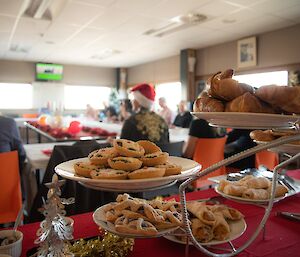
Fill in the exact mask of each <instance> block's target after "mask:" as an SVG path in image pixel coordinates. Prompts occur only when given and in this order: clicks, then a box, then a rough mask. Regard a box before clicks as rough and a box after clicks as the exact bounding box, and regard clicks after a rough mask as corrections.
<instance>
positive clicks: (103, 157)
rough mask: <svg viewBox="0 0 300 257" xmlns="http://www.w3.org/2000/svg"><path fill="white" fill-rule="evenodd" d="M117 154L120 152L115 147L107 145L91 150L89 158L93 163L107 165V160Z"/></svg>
mask: <svg viewBox="0 0 300 257" xmlns="http://www.w3.org/2000/svg"><path fill="white" fill-rule="evenodd" d="M117 155H118V153H117V151H116V150H115V149H114V148H113V147H106V148H101V149H98V150H95V151H93V152H91V153H90V154H89V155H88V158H89V160H90V162H91V163H92V164H102V165H107V160H108V159H109V158H114V157H116V156H117Z"/></svg>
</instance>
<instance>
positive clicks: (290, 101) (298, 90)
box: [255, 85, 300, 114]
mask: <svg viewBox="0 0 300 257" xmlns="http://www.w3.org/2000/svg"><path fill="white" fill-rule="evenodd" d="M255 95H256V96H257V97H258V98H260V99H261V100H263V101H265V102H267V103H269V104H271V105H273V106H275V107H277V108H280V109H282V110H283V111H285V112H287V113H296V114H300V87H299V86H295V87H292V86H277V85H267V86H262V87H260V88H259V89H257V90H256V92H255Z"/></svg>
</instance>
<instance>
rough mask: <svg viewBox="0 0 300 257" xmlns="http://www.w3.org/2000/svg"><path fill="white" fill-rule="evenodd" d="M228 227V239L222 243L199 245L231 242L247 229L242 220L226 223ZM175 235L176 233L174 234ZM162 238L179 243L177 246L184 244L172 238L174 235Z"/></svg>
mask: <svg viewBox="0 0 300 257" xmlns="http://www.w3.org/2000/svg"><path fill="white" fill-rule="evenodd" d="M228 224H229V226H230V230H231V231H230V235H229V238H228V239H226V240H223V241H219V240H215V239H213V240H211V241H210V242H207V243H201V245H204V246H205V245H218V244H224V243H226V242H229V241H232V240H234V239H236V238H238V237H240V236H241V235H242V234H243V233H244V232H245V230H246V228H247V224H246V222H245V220H244V219H240V220H235V221H229V222H228ZM175 233H176V232H175ZM164 238H166V239H168V240H170V241H173V242H175V243H179V244H185V241H182V240H180V239H179V238H178V237H176V236H174V235H172V234H171V235H166V236H164ZM189 244H190V245H192V244H193V243H192V242H189Z"/></svg>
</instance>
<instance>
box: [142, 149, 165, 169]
mask: <svg viewBox="0 0 300 257" xmlns="http://www.w3.org/2000/svg"><path fill="white" fill-rule="evenodd" d="M168 157H169V154H168V153H166V152H155V153H149V154H146V155H144V156H143V157H141V161H142V162H143V165H144V166H156V165H160V164H165V163H166V162H167V160H168Z"/></svg>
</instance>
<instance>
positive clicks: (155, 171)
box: [55, 139, 201, 190]
mask: <svg viewBox="0 0 300 257" xmlns="http://www.w3.org/2000/svg"><path fill="white" fill-rule="evenodd" d="M200 169H201V166H200V165H199V164H198V163H197V162H195V161H193V160H190V159H185V158H181V157H175V156H169V154H168V153H166V152H162V151H161V149H160V148H159V147H158V146H157V145H156V144H154V143H153V142H151V141H147V140H140V141H137V142H134V141H131V140H127V139H116V140H114V142H113V145H112V146H111V147H106V148H101V149H97V150H95V151H93V152H91V153H90V154H89V155H88V156H87V157H85V158H79V159H74V160H70V161H67V162H63V163H61V164H59V165H58V166H56V167H55V172H56V173H57V174H58V175H60V176H62V177H64V178H67V179H71V180H75V181H79V182H80V183H81V184H83V185H85V186H87V187H91V188H94V189H97V188H98V189H99V190H100V189H117V190H144V189H151V188H155V187H160V186H166V185H170V183H172V182H174V181H177V180H183V179H185V178H187V177H189V176H192V175H194V174H195V173H197V172H198V171H199V170H200Z"/></svg>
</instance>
